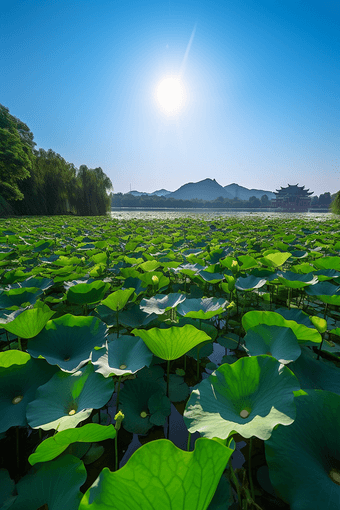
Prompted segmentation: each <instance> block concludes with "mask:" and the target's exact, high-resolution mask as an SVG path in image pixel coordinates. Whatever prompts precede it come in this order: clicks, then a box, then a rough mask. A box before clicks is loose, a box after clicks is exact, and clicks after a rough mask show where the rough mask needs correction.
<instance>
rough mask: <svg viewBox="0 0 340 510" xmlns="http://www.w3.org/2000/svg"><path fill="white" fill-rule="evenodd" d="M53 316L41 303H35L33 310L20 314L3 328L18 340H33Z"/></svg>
mask: <svg viewBox="0 0 340 510" xmlns="http://www.w3.org/2000/svg"><path fill="white" fill-rule="evenodd" d="M54 314H55V312H53V311H52V310H50V308H49V307H48V306H47V305H45V304H44V303H43V302H42V301H37V302H36V304H35V305H34V307H33V308H30V309H28V310H24V311H22V312H20V313H19V314H17V315H16V316H15V317H14V319H13V320H12V321H10V322H7V323H6V324H4V325H3V328H4V329H6V330H7V331H9V332H10V333H12V334H13V335H16V336H18V337H20V338H33V337H35V336H36V335H37V334H38V333H40V331H41V330H42V329H43V327H44V326H45V324H46V323H47V321H48V320H49V319H50V318H51V317H52V316H53V315H54Z"/></svg>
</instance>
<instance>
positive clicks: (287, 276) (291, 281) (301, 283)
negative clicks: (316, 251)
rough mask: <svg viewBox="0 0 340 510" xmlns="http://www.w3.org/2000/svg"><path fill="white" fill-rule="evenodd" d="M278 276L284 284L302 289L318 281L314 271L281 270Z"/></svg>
mask: <svg viewBox="0 0 340 510" xmlns="http://www.w3.org/2000/svg"><path fill="white" fill-rule="evenodd" d="M277 278H278V280H279V282H280V283H281V284H282V285H284V286H285V287H289V288H290V289H302V288H303V287H307V286H308V285H315V284H316V283H317V281H318V279H317V277H316V276H314V275H313V273H306V274H297V273H293V272H292V271H286V272H283V271H279V272H278V273H277Z"/></svg>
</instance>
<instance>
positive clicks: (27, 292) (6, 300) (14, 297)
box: [0, 287, 43, 308]
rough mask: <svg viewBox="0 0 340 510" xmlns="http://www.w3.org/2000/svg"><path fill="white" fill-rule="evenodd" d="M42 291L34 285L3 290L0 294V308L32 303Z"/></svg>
mask: <svg viewBox="0 0 340 510" xmlns="http://www.w3.org/2000/svg"><path fill="white" fill-rule="evenodd" d="M42 293H43V291H42V290H41V289H37V288H36V287H23V288H19V289H11V290H4V291H3V292H2V294H0V308H12V307H13V306H18V307H20V306H23V305H26V304H30V305H33V304H34V303H35V302H36V301H37V299H38V297H39V296H41V294H42Z"/></svg>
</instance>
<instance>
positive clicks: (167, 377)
mask: <svg viewBox="0 0 340 510" xmlns="http://www.w3.org/2000/svg"><path fill="white" fill-rule="evenodd" d="M169 379H170V360H169V359H168V363H167V371H166V396H167V397H168V398H169Z"/></svg>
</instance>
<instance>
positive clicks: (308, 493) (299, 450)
mask: <svg viewBox="0 0 340 510" xmlns="http://www.w3.org/2000/svg"><path fill="white" fill-rule="evenodd" d="M295 404H296V419H295V421H294V423H293V424H292V425H290V426H289V427H278V428H277V429H275V430H274V431H273V434H272V436H271V438H270V439H269V440H268V441H266V443H265V452H266V460H267V464H268V467H269V477H270V480H271V483H272V485H273V486H274V488H275V490H276V491H277V493H278V494H279V496H280V497H281V498H282V499H283V500H284V501H286V502H287V503H288V504H289V505H290V508H291V510H319V509H321V508H322V509H323V510H333V509H335V508H339V501H340V435H339V429H340V413H339V409H340V397H339V395H336V394H335V393H332V392H329V391H321V390H308V391H307V394H301V395H299V396H296V397H295ZM320 430H321V434H322V436H321V437H320Z"/></svg>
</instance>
